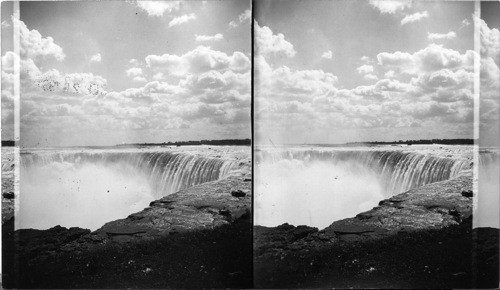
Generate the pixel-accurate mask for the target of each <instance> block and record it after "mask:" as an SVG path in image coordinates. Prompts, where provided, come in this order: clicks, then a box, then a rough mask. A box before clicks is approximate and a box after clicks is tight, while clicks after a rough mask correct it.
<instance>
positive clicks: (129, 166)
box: [17, 151, 235, 229]
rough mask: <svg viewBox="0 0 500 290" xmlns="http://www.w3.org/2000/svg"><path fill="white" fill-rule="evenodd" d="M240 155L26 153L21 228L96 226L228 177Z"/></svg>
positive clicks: (23, 158)
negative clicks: (233, 157)
mask: <svg viewBox="0 0 500 290" xmlns="http://www.w3.org/2000/svg"><path fill="white" fill-rule="evenodd" d="M234 166H235V161H228V160H223V159H218V158H205V157H199V156H195V155H190V154H182V153H171V152H165V151H160V152H137V151H136V152H116V151H115V152H106V151H99V152H93V151H88V152H86V151H82V152H71V151H70V152H64V151H62V152H37V153H36V154H21V180H22V182H21V186H20V188H21V194H20V206H19V213H18V215H17V221H18V225H19V227H20V228H38V229H46V228H49V227H52V226H55V225H61V226H66V227H74V226H78V227H83V228H90V229H96V228H98V227H100V226H102V225H103V224H104V223H105V222H107V221H110V220H114V219H118V218H123V217H126V216H127V215H129V214H131V213H133V212H137V211H140V210H142V209H143V208H145V207H147V205H148V204H149V203H150V202H151V201H152V200H155V199H158V198H161V197H162V196H166V195H169V194H171V193H175V192H177V191H179V190H181V189H184V188H188V187H191V186H193V185H197V184H201V183H204V182H209V181H213V180H217V179H220V178H223V177H225V176H226V175H227V174H228V172H229V171H230V170H231V169H233V168H234Z"/></svg>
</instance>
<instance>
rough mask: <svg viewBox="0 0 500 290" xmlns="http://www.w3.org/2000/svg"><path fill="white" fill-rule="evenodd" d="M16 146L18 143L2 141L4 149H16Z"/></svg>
mask: <svg viewBox="0 0 500 290" xmlns="http://www.w3.org/2000/svg"><path fill="white" fill-rule="evenodd" d="M15 145H16V142H14V141H12V140H5V141H4V140H2V147H14V146H15Z"/></svg>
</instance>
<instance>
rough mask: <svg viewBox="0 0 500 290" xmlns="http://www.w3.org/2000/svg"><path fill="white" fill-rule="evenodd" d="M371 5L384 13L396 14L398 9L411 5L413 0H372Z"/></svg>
mask: <svg viewBox="0 0 500 290" xmlns="http://www.w3.org/2000/svg"><path fill="white" fill-rule="evenodd" d="M370 5H372V6H373V7H375V8H376V9H378V10H379V11H380V13H382V14H394V13H396V11H399V10H404V9H406V8H409V7H411V0H370Z"/></svg>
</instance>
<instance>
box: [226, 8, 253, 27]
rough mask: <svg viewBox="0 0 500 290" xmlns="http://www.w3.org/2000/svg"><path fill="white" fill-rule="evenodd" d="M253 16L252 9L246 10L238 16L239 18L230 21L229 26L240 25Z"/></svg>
mask: <svg viewBox="0 0 500 290" xmlns="http://www.w3.org/2000/svg"><path fill="white" fill-rule="evenodd" d="M250 17H252V11H251V10H250V9H247V10H245V12H243V13H241V14H240V15H239V16H238V19H237V20H233V21H231V22H229V26H230V27H232V28H235V27H238V26H239V25H240V24H241V23H243V22H245V21H247V20H249V19H250Z"/></svg>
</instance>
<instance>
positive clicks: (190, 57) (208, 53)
mask: <svg viewBox="0 0 500 290" xmlns="http://www.w3.org/2000/svg"><path fill="white" fill-rule="evenodd" d="M145 60H146V64H147V66H148V67H149V68H150V69H152V70H154V71H158V72H164V73H168V74H170V75H177V76H184V75H186V74H188V73H204V72H207V71H210V70H218V71H225V70H233V71H236V72H246V71H248V70H249V69H250V60H249V59H248V57H247V56H246V55H244V54H243V53H241V52H234V53H233V54H232V55H227V54H226V53H223V52H220V51H216V50H212V49H211V48H210V47H206V46H198V47H197V48H195V49H194V50H192V51H189V52H187V53H185V54H183V55H180V56H178V55H173V54H163V55H148V56H146V58H145Z"/></svg>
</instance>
